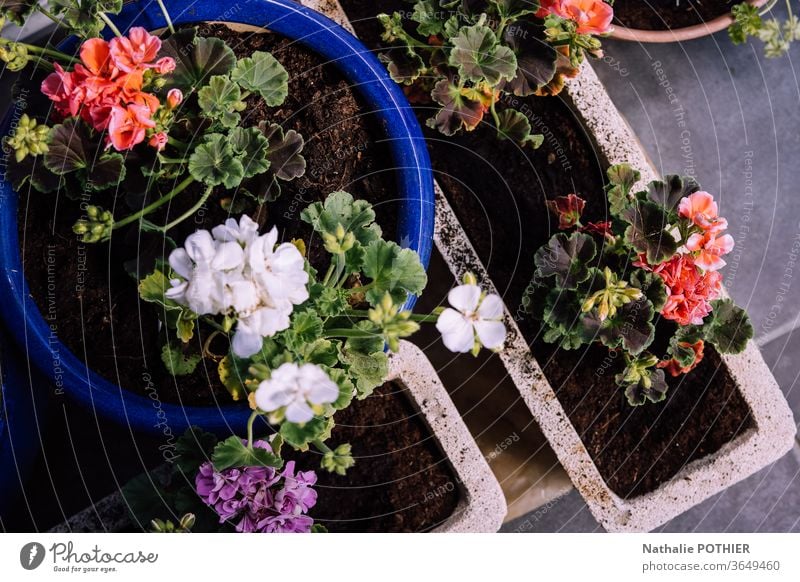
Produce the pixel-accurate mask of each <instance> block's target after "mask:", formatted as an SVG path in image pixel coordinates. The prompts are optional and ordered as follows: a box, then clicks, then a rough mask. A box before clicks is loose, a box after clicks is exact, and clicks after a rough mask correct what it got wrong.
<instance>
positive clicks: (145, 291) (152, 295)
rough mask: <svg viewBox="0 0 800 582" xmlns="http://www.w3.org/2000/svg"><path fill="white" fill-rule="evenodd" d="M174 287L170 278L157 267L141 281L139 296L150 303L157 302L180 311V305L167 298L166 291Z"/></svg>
mask: <svg viewBox="0 0 800 582" xmlns="http://www.w3.org/2000/svg"><path fill="white" fill-rule="evenodd" d="M170 287H172V285H170V282H169V278H168V277H167V276H166V275H165V274H164V273H163V272H162V271H160V270H159V269H155V270H154V271H153V272H152V273H150V274H149V275H147V277H145V278H144V279H142V280H141V281H139V297H141V298H142V300H143V301H147V302H148V303H157V304H159V305H161V306H162V307H163V308H165V309H167V310H170V311H178V310H180V309H182V308H181V306H180V305H178V304H177V303H175V301H173V300H172V299H167V298H166V296H165V293H166V292H167V289H169V288H170Z"/></svg>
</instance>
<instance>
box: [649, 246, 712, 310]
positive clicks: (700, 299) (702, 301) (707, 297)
mask: <svg viewBox="0 0 800 582" xmlns="http://www.w3.org/2000/svg"><path fill="white" fill-rule="evenodd" d="M636 265H637V266H640V267H642V268H644V269H647V270H649V271H652V272H653V273H655V274H657V275H658V276H659V277H661V279H662V280H663V281H664V285H665V286H666V287H667V302H666V304H665V305H664V307H663V308H662V309H661V315H663V316H664V317H665V318H666V319H670V320H673V321H675V322H677V323H678V325H692V324H694V325H700V324H702V323H703V318H705V317H706V316H707V315H708V314H709V313H711V303H710V302H711V301H712V300H714V299H717V298H718V297H719V295H720V293H721V292H722V276H721V275H720V274H719V273H717V272H716V271H705V272H704V271H701V270H700V269H699V268H698V266H697V264H696V263H695V260H694V258H693V257H692V256H691V255H675V256H673V257H672V258H671V259H670V260H669V261H666V262H664V263H661V264H660V265H656V266H655V267H650V266H649V265H647V264H646V263H644V262H643V261H642V260H640V261H638V262H637V263H636Z"/></svg>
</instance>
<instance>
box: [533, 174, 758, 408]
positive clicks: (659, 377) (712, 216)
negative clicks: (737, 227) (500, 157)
mask: <svg viewBox="0 0 800 582" xmlns="http://www.w3.org/2000/svg"><path fill="white" fill-rule="evenodd" d="M608 178H609V184H608V186H607V187H606V196H607V198H608V203H609V204H608V207H607V212H606V213H604V215H600V214H598V215H596V216H594V217H593V218H594V219H595V220H600V221H599V222H587V223H586V226H583V225H582V223H581V215H582V213H583V211H584V210H585V209H586V208H590V205H587V204H584V201H583V200H582V199H581V198H579V197H578V196H577V195H575V194H570V195H569V196H561V197H556V198H555V200H553V201H550V202H548V203H547V206H548V208H549V209H550V210H552V211H553V212H554V214H556V216H558V218H559V227H560V228H561V229H562V230H566V231H572V232H571V233H569V234H568V233H566V232H560V233H557V234H555V235H554V236H552V237H551V238H550V240H549V241H548V243H547V244H546V245H543V246H542V247H541V248H540V249H539V250H538V251H537V252H536V254H535V255H534V264H535V265H536V272H535V275H534V277H533V280H532V281H531V284H530V285H529V286H528V288H527V290H526V293H525V296H524V297H523V301H522V305H523V308H524V309H525V310H526V311H527V312H528V313H530V314H531V315H533V316H534V317H536V318H537V319H539V320H540V321H541V325H542V330H541V337H542V338H543V339H544V341H546V342H549V343H557V344H559V346H560V347H561V348H562V349H577V348H579V347H580V346H582V345H587V344H592V343H599V344H602V345H604V346H606V347H607V348H609V349H611V350H615V351H619V352H621V353H622V358H621V360H622V361H624V363H625V368H624V369H622V370H621V371H620V373H619V374H617V375H616V376H615V380H616V382H617V383H618V385H620V386H622V387H624V389H625V395H626V396H627V398H628V401H629V402H630V404H631V405H634V406H638V405H641V404H644V403H645V402H648V401H649V402H660V401H662V400H663V399H664V398H665V395H666V392H667V390H668V388H669V385H668V384H667V381H666V374H669V375H670V376H679V375H681V374H688V373H689V372H691V371H692V370H693V369H694V368H695V367H697V366H698V365H700V364H701V362H702V361H703V357H704V353H706V350H707V349H708V346H713V347H714V349H716V350H717V351H718V352H721V353H739V352H741V351H742V350H744V349H745V347H746V345H747V342H748V341H749V340H750V338H752V337H753V326H752V324H751V323H750V320H749V318H748V316H747V313H746V312H745V311H744V310H743V309H741V308H740V307H738V306H736V305H735V304H734V303H733V301H731V300H730V299H726V298H724V297H723V292H722V275H721V274H720V272H719V269H721V268H722V267H724V266H725V261H724V259H723V258H722V257H724V256H725V255H726V254H727V253H729V252H730V251H731V250H732V249H733V244H734V241H733V237H731V236H730V235H728V234H725V229H726V228H727V226H728V222H727V220H725V219H724V218H722V217H721V216H720V215H719V208H718V205H717V203H716V202H715V201H714V198H713V196H711V194H709V193H708V192H703V191H702V190H700V187H699V186H698V184H697V182H695V181H694V179H692V178H686V177H681V176H666V177H665V179H664V180H663V181H661V180H654V181H652V182H650V183H649V184H647V186H646V188H645V189H643V190H641V191H635V190H634V187H635V186H636V185H637V184H638V183H639V181H640V179H641V174H640V173H639V172H638V171H636V170H635V169H633V168H632V167H630V166H629V165H627V164H619V165H616V166H612V167H611V168H609V170H608ZM591 206H595V207H596V205H594V204H593V205H591ZM609 218H611V219H612V220H608V219H609ZM657 324H658V325H657ZM658 334H669V336H668V337H663V338H660V339H657V335H658ZM648 350H650V351H648ZM656 350H661V351H660V352H656V353H653V352H655V351H656Z"/></svg>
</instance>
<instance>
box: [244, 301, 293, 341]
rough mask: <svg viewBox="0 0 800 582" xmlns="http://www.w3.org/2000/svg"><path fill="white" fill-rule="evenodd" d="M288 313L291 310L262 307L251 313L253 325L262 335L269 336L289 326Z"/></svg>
mask: <svg viewBox="0 0 800 582" xmlns="http://www.w3.org/2000/svg"><path fill="white" fill-rule="evenodd" d="M290 314H291V310H289V311H287V310H286V309H276V308H274V307H264V308H261V309H259V310H258V311H256V312H255V313H253V315H252V319H253V321H254V322H255V323H254V327H255V328H256V329H257V330H258V332H259V333H260V334H261V336H262V337H271V336H273V335H275V334H276V333H278V332H279V331H283V330H284V329H288V328H289V325H290V323H291V322H290V321H289V315H290Z"/></svg>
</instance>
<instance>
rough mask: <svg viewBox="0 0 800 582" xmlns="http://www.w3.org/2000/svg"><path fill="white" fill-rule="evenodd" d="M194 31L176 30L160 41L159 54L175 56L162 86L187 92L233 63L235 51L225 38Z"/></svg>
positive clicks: (226, 72) (217, 74)
mask: <svg viewBox="0 0 800 582" xmlns="http://www.w3.org/2000/svg"><path fill="white" fill-rule="evenodd" d="M196 35H197V30H196V29H193V28H187V29H183V30H179V31H178V32H177V33H175V34H173V35H171V36H170V37H169V38H168V39H167V40H166V41H164V43H163V44H162V45H161V52H160V53H159V55H160V56H165V57H172V58H173V59H175V70H174V71H173V72H172V73H170V74H169V75H166V76H165V77H164V79H165V80H166V82H167V84H166V87H165V89H172V88H173V87H174V88H178V89H180V90H182V91H183V92H184V93H186V94H187V95H188V94H189V92H191V91H196V90H197V89H199V88H200V87H203V86H204V85H206V84H207V83H208V82H209V80H210V79H211V78H212V77H215V76H219V75H227V74H228V73H230V72H231V70H232V69H233V67H234V66H235V65H236V55H234V54H233V50H231V48H230V47H229V46H228V45H227V44H225V41H223V40H222V39H221V38H203V37H197V36H196Z"/></svg>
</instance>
